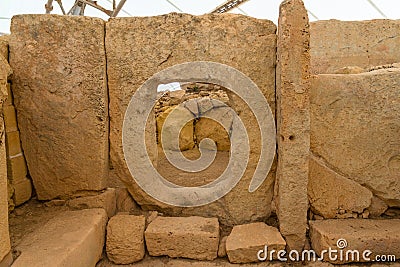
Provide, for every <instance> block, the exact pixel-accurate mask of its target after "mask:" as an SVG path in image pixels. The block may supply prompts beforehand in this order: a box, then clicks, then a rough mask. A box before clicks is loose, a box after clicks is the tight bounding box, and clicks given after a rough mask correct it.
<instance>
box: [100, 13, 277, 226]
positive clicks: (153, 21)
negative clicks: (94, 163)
mask: <svg viewBox="0 0 400 267" xmlns="http://www.w3.org/2000/svg"><path fill="white" fill-rule="evenodd" d="M132 29H134V30H132ZM275 31H276V27H275V25H274V24H273V23H272V22H270V21H267V20H257V19H254V18H249V17H245V16H241V15H234V14H224V15H212V14H210V15H204V16H199V17H196V16H192V15H187V14H169V15H163V16H157V17H137V18H113V19H111V20H110V21H109V22H107V24H106V32H107V34H106V51H107V61H108V62H107V67H108V84H109V91H110V119H111V122H110V153H111V155H110V158H111V161H112V164H113V166H114V168H115V170H116V174H117V175H118V177H119V178H120V179H121V180H123V181H124V182H125V184H126V186H127V188H128V190H129V191H130V193H131V194H132V195H133V197H134V198H135V200H136V201H137V202H138V204H140V205H141V206H142V207H145V208H146V207H147V208H149V209H157V210H159V211H162V212H163V213H165V214H168V215H172V216H175V215H180V214H186V215H199V216H207V217H219V219H220V220H221V222H223V223H224V224H231V225H232V224H235V223H245V222H248V221H255V220H257V219H260V218H264V217H268V216H269V214H270V202H271V199H272V193H267V192H270V191H272V187H273V181H272V182H269V183H268V182H266V183H265V184H263V185H262V186H261V187H260V189H259V190H257V191H256V192H254V193H249V192H248V187H249V183H250V180H251V178H252V174H253V172H254V169H255V165H256V163H254V161H255V162H257V160H258V158H257V156H258V155H259V154H258V155H257V154H255V156H254V158H255V159H253V160H254V161H252V164H251V165H250V166H249V170H248V171H247V173H246V174H245V176H244V177H243V178H242V180H241V181H240V182H239V184H238V186H237V187H236V188H235V189H234V190H233V191H231V193H230V194H228V195H227V196H226V198H223V199H221V200H220V201H218V202H215V203H212V204H210V205H206V206H204V207H199V208H190V209H182V208H176V207H171V206H168V205H165V204H163V203H160V202H159V201H156V200H155V199H153V198H151V197H150V196H148V195H147V194H146V193H145V192H143V191H142V190H141V189H140V188H139V187H138V186H137V184H136V183H135V182H134V180H133V178H131V175H130V173H129V171H128V169H127V167H126V163H125V161H124V156H123V150H122V139H121V137H122V124H123V117H124V114H125V111H126V107H127V105H128V103H129V101H130V99H131V97H132V95H133V94H134V92H135V91H136V90H137V88H139V87H140V86H141V85H142V84H143V83H144V82H145V81H146V80H147V79H149V78H150V77H151V76H152V75H154V74H155V73H157V72H159V71H161V70H163V69H165V68H167V67H171V66H173V65H176V64H180V63H184V62H191V61H213V62H219V63H223V64H227V65H229V66H231V67H234V68H236V69H238V70H240V71H241V72H243V73H244V74H245V75H247V76H248V77H250V79H252V80H253V81H254V82H255V83H256V84H257V85H258V87H259V88H260V90H261V91H262V93H263V94H264V96H265V97H266V99H267V100H268V102H269V105H270V106H271V109H272V113H274V111H275V60H276V53H275V51H276V35H275ZM204 40H207V42H205V41H204ZM249 43H251V44H252V45H251V46H249V45H248V44H249ZM138 44H145V46H146V47H147V48H149V47H152V48H151V49H143V47H142V46H141V45H138ZM233 44H234V45H233ZM227 51H229V53H227ZM172 78H173V77H171V79H172ZM186 82H190V81H186ZM194 82H198V81H194ZM155 90H156V88H154V94H155V95H156V91H155ZM253 128H255V127H254V124H253V125H250V129H253ZM148 133H149V134H150V135H153V136H154V137H153V138H154V140H155V131H153V132H150V131H149V132H148ZM152 144H155V141H154V142H153V143H152ZM255 146H257V144H256V145H255ZM267 179H269V181H270V180H273V179H274V172H273V171H271V172H270V175H269V177H268V178H267ZM228 197H229V199H228ZM259 203H264V204H263V205H262V206H263V207H260V205H259Z"/></svg>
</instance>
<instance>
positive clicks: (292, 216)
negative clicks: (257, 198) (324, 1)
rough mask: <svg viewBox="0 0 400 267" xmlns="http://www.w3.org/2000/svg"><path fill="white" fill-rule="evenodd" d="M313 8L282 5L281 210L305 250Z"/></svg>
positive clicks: (286, 232) (292, 238)
mask: <svg viewBox="0 0 400 267" xmlns="http://www.w3.org/2000/svg"><path fill="white" fill-rule="evenodd" d="M309 43H310V33H309V24H308V16H307V10H306V9H305V7H304V4H303V2H302V1H301V0H287V1H284V2H283V3H282V4H281V6H280V15H279V26H278V51H277V59H278V65H277V88H276V92H277V124H278V137H277V140H278V155H279V157H278V169H277V181H276V189H275V190H276V211H277V215H278V219H279V225H280V231H281V233H282V235H283V236H284V238H285V239H286V242H287V245H288V247H289V248H290V249H296V250H302V249H303V247H304V244H305V240H306V228H307V209H308V200H307V184H308V156H309V151H310V114H309V104H310V103H309V90H310V82H309V73H308V68H309V64H310V54H309Z"/></svg>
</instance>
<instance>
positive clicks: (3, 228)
mask: <svg viewBox="0 0 400 267" xmlns="http://www.w3.org/2000/svg"><path fill="white" fill-rule="evenodd" d="M0 58H1V56H0ZM4 70H7V71H4ZM10 74H11V70H10V67H9V66H8V63H7V62H6V61H5V60H4V61H0V110H1V111H0V114H2V109H3V103H4V101H5V100H6V98H7V79H8V77H9V75H10ZM0 134H1V135H0V136H1V139H0V240H1V241H0V265H2V263H4V264H5V266H7V264H8V261H9V259H8V257H7V255H9V252H10V249H11V246H10V236H9V233H8V201H7V200H8V197H7V196H8V193H7V191H8V190H7V163H6V147H5V138H4V136H5V129H4V120H3V118H2V117H0ZM3 260H4V261H3Z"/></svg>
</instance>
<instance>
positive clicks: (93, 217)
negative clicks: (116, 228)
mask: <svg viewBox="0 0 400 267" xmlns="http://www.w3.org/2000/svg"><path fill="white" fill-rule="evenodd" d="M106 223H107V214H106V212H105V211H104V210H103V209H89V210H81V211H66V212H65V213H64V214H61V215H60V216H57V217H54V218H53V219H51V220H50V221H48V222H47V223H46V224H44V225H42V226H41V227H40V228H38V229H36V230H35V231H34V232H32V233H30V234H28V235H27V236H26V237H25V238H24V239H23V240H22V241H21V243H20V244H18V246H17V247H16V250H19V251H21V255H20V256H19V257H18V258H17V259H16V260H15V262H14V264H13V266H14V267H26V266H32V267H41V266H54V267H61V266H74V267H75V266H76V267H88V266H95V265H96V263H97V262H98V261H99V259H100V258H101V254H102V251H103V246H104V236H105V228H106Z"/></svg>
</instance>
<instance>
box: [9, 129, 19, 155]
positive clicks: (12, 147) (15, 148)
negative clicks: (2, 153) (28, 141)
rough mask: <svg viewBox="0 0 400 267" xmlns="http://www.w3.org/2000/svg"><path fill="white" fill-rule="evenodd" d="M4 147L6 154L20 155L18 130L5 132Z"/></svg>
mask: <svg viewBox="0 0 400 267" xmlns="http://www.w3.org/2000/svg"><path fill="white" fill-rule="evenodd" d="M6 147H7V155H8V156H9V157H14V156H17V155H22V149H21V138H20V134H19V131H14V132H9V133H6Z"/></svg>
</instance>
